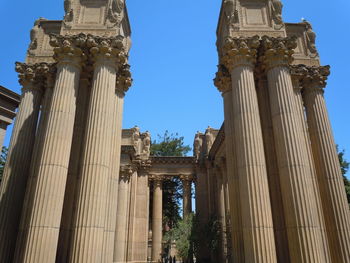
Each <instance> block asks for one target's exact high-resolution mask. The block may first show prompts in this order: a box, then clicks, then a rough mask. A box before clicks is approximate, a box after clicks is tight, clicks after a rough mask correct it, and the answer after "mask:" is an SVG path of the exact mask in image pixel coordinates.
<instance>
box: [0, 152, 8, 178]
mask: <svg viewBox="0 0 350 263" xmlns="http://www.w3.org/2000/svg"><path fill="white" fill-rule="evenodd" d="M7 152H8V149H7V147H5V146H4V147H2V150H1V155H0V184H1V181H2V175H3V173H4V167H5V162H6V159H7Z"/></svg>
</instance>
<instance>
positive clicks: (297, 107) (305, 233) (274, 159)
mask: <svg viewBox="0 0 350 263" xmlns="http://www.w3.org/2000/svg"><path fill="white" fill-rule="evenodd" d="M294 48H296V39H295V38H290V37H287V38H273V37H262V38H259V37H248V38H231V37H229V38H227V40H226V42H225V45H224V47H223V49H222V50H223V51H222V53H221V54H220V63H221V65H220V67H219V72H218V74H217V77H216V79H215V84H216V86H217V87H218V88H219V90H220V91H221V92H222V94H223V98H224V108H225V111H224V112H225V134H226V135H227V136H226V137H225V144H226V162H227V180H228V188H229V192H230V193H229V195H230V198H229V201H230V204H229V206H230V210H231V211H235V214H236V215H232V217H231V227H232V229H231V233H232V256H233V261H237V262H277V261H278V262H348V261H349V260H350V258H349V257H350V253H349V247H350V246H349V245H350V243H349V237H350V231H349V227H350V223H349V211H348V205H347V200H346V195H345V191H344V186H343V183H342V175H341V172H340V166H339V161H338V159H337V152H336V147H335V142H334V138H333V135H332V131H331V126H330V121H329V118H328V115H327V110H326V106H325V101H324V97H323V90H324V87H325V84H326V79H327V76H328V74H329V68H328V67H306V66H304V65H296V66H291V64H292V61H293V57H292V55H293V50H294ZM295 74H296V75H297V76H296V78H297V79H298V81H297V82H295V81H294V85H293V81H292V80H294V79H295V76H293V75H295ZM292 77H293V79H292ZM295 83H297V84H295ZM220 180H221V179H220ZM237 185H238V186H239V188H238V187H237ZM219 199H220V198H219ZM221 199H222V198H221ZM222 207H223V206H222ZM271 207H272V208H273V209H271ZM220 210H221V209H220ZM236 217H239V218H236ZM236 229H237V230H238V231H235V230H236ZM239 230H241V231H239ZM239 243H241V244H242V246H243V249H242V247H240V246H239V245H238V244H239Z"/></svg>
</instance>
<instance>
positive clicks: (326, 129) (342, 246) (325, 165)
mask: <svg viewBox="0 0 350 263" xmlns="http://www.w3.org/2000/svg"><path fill="white" fill-rule="evenodd" d="M328 75H329V67H319V68H316V67H315V68H309V69H308V72H307V77H306V79H305V81H304V101H305V106H306V115H307V122H308V125H309V132H310V138H311V146H312V152H313V155H314V158H315V163H316V172H317V177H318V183H319V187H320V192H321V193H322V194H321V200H322V204H323V209H324V216H325V221H326V229H327V234H328V240H329V245H330V250H331V257H332V262H350V218H349V217H350V214H349V206H348V204H347V199H346V195H345V192H344V184H343V178H342V174H341V170H340V166H339V160H338V155H337V150H336V145H335V142H334V137H333V134H332V128H331V124H330V120H329V117H328V112H327V107H326V103H325V100H324V95H323V93H324V87H325V85H326V79H327V76H328Z"/></svg>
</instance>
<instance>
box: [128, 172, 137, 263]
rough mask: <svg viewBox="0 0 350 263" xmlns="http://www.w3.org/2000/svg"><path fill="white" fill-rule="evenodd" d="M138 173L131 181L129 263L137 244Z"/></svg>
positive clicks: (135, 173)
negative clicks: (135, 243) (135, 233)
mask: <svg viewBox="0 0 350 263" xmlns="http://www.w3.org/2000/svg"><path fill="white" fill-rule="evenodd" d="M137 174H138V172H134V173H133V175H132V176H131V179H130V196H129V198H130V201H129V202H130V206H129V220H128V238H127V262H130V261H132V258H133V251H134V242H135V235H134V232H135V221H136V201H137V198H136V197H137V180H138V175H137Z"/></svg>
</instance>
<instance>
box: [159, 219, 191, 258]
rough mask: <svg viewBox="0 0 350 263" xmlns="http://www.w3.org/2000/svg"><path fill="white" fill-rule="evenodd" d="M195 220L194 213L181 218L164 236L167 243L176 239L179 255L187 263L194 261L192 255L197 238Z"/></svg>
mask: <svg viewBox="0 0 350 263" xmlns="http://www.w3.org/2000/svg"><path fill="white" fill-rule="evenodd" d="M195 222H196V218H195V216H194V214H193V213H192V214H190V215H189V216H186V217H185V218H184V219H181V220H179V221H178V222H177V224H176V226H174V228H172V229H171V230H170V231H168V232H167V233H166V234H165V236H164V240H165V241H166V242H167V243H171V242H173V241H175V244H176V250H177V255H178V256H179V257H180V258H181V259H182V260H183V262H185V263H187V262H188V263H190V262H193V257H192V256H191V255H192V251H193V246H194V243H195V240H196V236H195V235H196V231H195Z"/></svg>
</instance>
